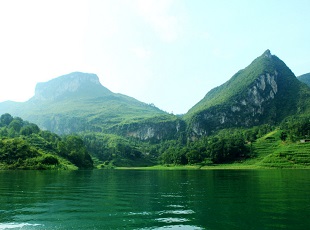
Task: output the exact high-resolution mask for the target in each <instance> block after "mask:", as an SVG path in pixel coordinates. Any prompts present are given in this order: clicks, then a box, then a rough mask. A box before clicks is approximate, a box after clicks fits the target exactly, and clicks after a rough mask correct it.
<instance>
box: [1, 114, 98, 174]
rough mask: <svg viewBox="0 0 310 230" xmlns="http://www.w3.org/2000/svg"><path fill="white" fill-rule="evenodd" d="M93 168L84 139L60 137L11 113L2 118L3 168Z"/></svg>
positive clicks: (3, 115)
mask: <svg viewBox="0 0 310 230" xmlns="http://www.w3.org/2000/svg"><path fill="white" fill-rule="evenodd" d="M78 168H80V169H85V168H87V169H89V168H93V161H92V159H91V157H90V155H89V153H88V152H87V150H86V147H85V145H84V144H83V141H82V139H81V138H79V137H77V136H66V137H60V136H58V135H56V134H54V133H51V132H49V131H44V130H40V128H39V127H38V126H37V125H36V124H33V123H29V122H28V121H24V120H23V119H21V118H19V117H12V116H11V115H10V114H8V113H6V114H2V115H1V116H0V169H39V170H42V169H57V170H58V169H78Z"/></svg>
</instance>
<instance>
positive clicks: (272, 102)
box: [0, 50, 310, 169]
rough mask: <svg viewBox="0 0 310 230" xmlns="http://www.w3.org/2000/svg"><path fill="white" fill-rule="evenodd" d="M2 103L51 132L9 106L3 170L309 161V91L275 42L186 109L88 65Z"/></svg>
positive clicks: (3, 126)
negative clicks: (167, 108)
mask: <svg viewBox="0 0 310 230" xmlns="http://www.w3.org/2000/svg"><path fill="white" fill-rule="evenodd" d="M75 79H78V80H76V81H75ZM77 99H78V100H77ZM43 108H44V109H43ZM1 111H5V112H9V111H12V112H13V113H14V115H16V114H17V116H21V117H23V118H25V117H26V118H29V120H31V121H36V123H37V124H38V125H39V126H40V127H42V129H43V128H44V129H46V130H50V131H45V130H41V129H40V128H39V127H38V125H36V124H33V123H30V122H27V121H24V120H22V119H21V118H20V117H12V116H11V115H10V114H8V113H5V114H3V115H2V116H1V117H0V168H2V169H3V168H10V169H11V168H12V169H68V168H92V167H93V165H94V166H95V167H97V168H100V169H101V168H104V169H110V168H117V167H150V166H152V168H154V169H156V168H159V169H160V168H171V167H170V166H172V165H173V166H174V167H176V166H177V167H178V168H184V167H186V168H191V169H193V168H210V167H211V168H215V167H216V168H222V167H228V168H242V167H243V168H251V167H252V168H259V167H308V166H309V159H310V156H309V155H308V152H309V143H300V140H301V139H309V138H310V122H309V120H310V119H309V115H308V114H309V112H310V89H309V87H307V86H306V85H305V84H303V83H300V82H299V81H298V80H297V79H296V77H295V76H294V74H293V72H292V71H291V70H290V69H289V68H288V67H287V66H286V65H285V63H284V62H283V61H281V60H280V59H279V58H277V57H276V56H274V55H271V54H270V51H269V50H267V51H266V52H265V53H264V54H263V55H262V56H260V57H258V58H257V59H255V60H254V61H253V62H252V63H251V64H250V65H249V66H248V67H246V68H245V69H243V70H240V71H239V72H237V73H236V74H235V75H234V76H233V77H232V78H231V79H230V80H229V81H227V82H226V83H225V84H223V85H221V86H219V87H217V88H215V89H213V90H211V91H210V92H209V93H208V94H207V95H206V96H205V98H204V99H203V100H201V101H200V102H199V103H198V104H197V105H195V106H194V107H193V108H192V109H191V110H190V111H189V112H188V114H186V115H184V116H175V115H173V114H168V113H166V112H164V111H161V110H159V109H158V108H156V107H155V106H154V105H153V104H145V103H142V102H139V101H137V100H136V99H134V98H131V97H128V96H125V95H121V94H115V93H112V92H111V91H109V90H108V89H106V88H105V87H103V86H102V85H101V84H100V83H99V80H98V78H97V76H96V75H92V74H91V75H89V74H82V73H72V74H69V76H62V77H59V78H57V79H54V80H51V81H49V82H47V83H41V84H38V86H37V89H36V95H35V96H34V97H33V98H32V99H30V100H29V101H28V102H25V103H13V102H7V103H2V104H0V112H1ZM52 132H55V133H57V134H58V135H57V134H54V133H52ZM59 135H64V136H59ZM156 165H161V166H160V167H159V166H156Z"/></svg>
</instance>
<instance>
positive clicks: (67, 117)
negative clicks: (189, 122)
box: [0, 72, 182, 140]
mask: <svg viewBox="0 0 310 230" xmlns="http://www.w3.org/2000/svg"><path fill="white" fill-rule="evenodd" d="M0 113H10V114H12V115H13V116H19V117H22V118H23V119H26V120H29V121H31V122H34V123H36V124H38V125H39V127H40V128H42V129H47V130H50V131H52V132H55V133H57V134H69V133H80V132H104V133H116V134H121V135H123V136H128V137H130V136H132V137H136V138H139V139H143V140H146V139H161V138H173V137H174V135H175V130H177V129H179V127H181V126H182V125H181V123H182V122H181V121H180V120H179V119H178V118H177V117H176V116H173V115H170V114H168V113H166V112H164V111H161V110H160V109H158V108H156V107H155V106H153V105H149V104H146V103H143V102H140V101H138V100H136V99H134V98H132V97H128V96H125V95H122V94H116V93H113V92H111V91H110V90H108V89H107V88H105V87H104V86H102V85H101V84H100V82H99V79H98V77H97V75H95V74H88V73H81V72H74V73H71V74H68V75H64V76H61V77H58V78H55V79H52V80H50V81H48V82H44V83H38V84H37V86H36V90H35V96H34V97H32V98H31V99H30V100H28V101H27V102H24V103H16V102H4V103H0Z"/></svg>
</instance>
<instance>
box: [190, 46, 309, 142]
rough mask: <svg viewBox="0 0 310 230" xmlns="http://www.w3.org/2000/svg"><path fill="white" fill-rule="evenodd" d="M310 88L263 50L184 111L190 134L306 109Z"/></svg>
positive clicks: (273, 120)
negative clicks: (224, 81) (244, 66)
mask: <svg viewBox="0 0 310 230" xmlns="http://www.w3.org/2000/svg"><path fill="white" fill-rule="evenodd" d="M309 96H310V89H309V88H307V87H306V86H305V85H304V84H301V83H300V82H299V81H298V80H297V78H296V77H295V75H294V73H293V72H292V71H291V70H290V69H289V68H288V67H287V66H286V65H285V63H284V62H283V61H282V60H280V59H279V58H278V57H276V56H275V55H271V53H270V51H269V50H266V51H265V52H264V53H263V54H262V55H261V56H260V57H258V58H256V59H255V60H254V61H253V62H252V63H251V64H250V65H249V66H247V67H246V68H245V69H242V70H240V71H238V72H237V73H236V74H235V75H234V76H233V77H232V78H231V79H230V80H228V81H227V82H226V83H224V84H223V85H221V86H219V87H216V88H214V89H213V90H211V91H210V92H209V93H207V94H206V96H205V97H204V98H203V99H202V100H201V101H200V102H198V103H197V104H196V105H195V106H194V107H192V108H191V109H190V110H189V111H188V113H187V114H186V115H185V119H186V120H187V122H188V125H189V127H188V130H189V133H190V135H191V136H201V135H206V134H210V133H211V132H212V131H214V130H219V129H222V128H229V127H252V126H255V125H261V124H277V123H279V122H281V121H282V120H283V119H284V118H285V117H287V116H290V115H294V114H303V113H307V112H309V109H310V106H309V105H310V97H309Z"/></svg>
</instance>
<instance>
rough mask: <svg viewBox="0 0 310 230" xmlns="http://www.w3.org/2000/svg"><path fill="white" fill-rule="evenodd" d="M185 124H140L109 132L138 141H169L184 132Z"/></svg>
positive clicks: (178, 121) (132, 124)
mask: <svg viewBox="0 0 310 230" xmlns="http://www.w3.org/2000/svg"><path fill="white" fill-rule="evenodd" d="M185 127H186V124H185V122H184V121H183V120H179V119H177V120H174V121H163V122H158V123H154V122H141V123H130V124H125V125H122V126H116V127H115V128H114V129H111V130H110V131H111V132H112V133H117V134H119V135H122V136H126V137H134V138H137V139H139V140H143V141H145V140H152V141H159V140H169V139H175V138H176V137H177V136H179V135H181V133H182V132H184V131H185Z"/></svg>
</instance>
